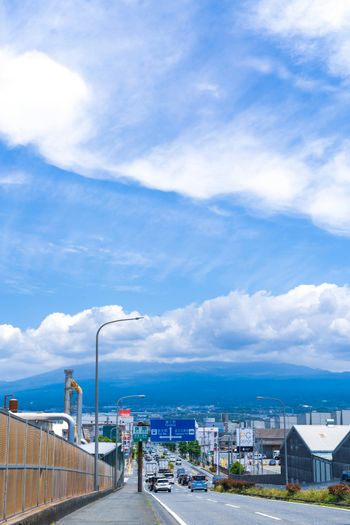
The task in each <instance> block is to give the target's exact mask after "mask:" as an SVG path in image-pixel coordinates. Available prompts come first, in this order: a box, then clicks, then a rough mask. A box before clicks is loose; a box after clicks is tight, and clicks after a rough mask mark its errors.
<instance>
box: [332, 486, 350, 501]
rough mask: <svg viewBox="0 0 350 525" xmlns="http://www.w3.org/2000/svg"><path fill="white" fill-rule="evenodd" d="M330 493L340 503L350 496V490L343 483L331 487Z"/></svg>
mask: <svg viewBox="0 0 350 525" xmlns="http://www.w3.org/2000/svg"><path fill="white" fill-rule="evenodd" d="M328 492H329V494H330V495H331V496H334V497H335V498H336V499H337V500H338V501H340V500H342V499H345V498H347V497H349V496H350V488H349V487H348V486H347V485H343V484H342V483H337V484H336V485H330V486H329V487H328Z"/></svg>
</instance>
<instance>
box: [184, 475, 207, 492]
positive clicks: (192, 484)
mask: <svg viewBox="0 0 350 525" xmlns="http://www.w3.org/2000/svg"><path fill="white" fill-rule="evenodd" d="M188 488H189V489H190V490H191V492H193V491H195V490H204V491H205V492H208V480H207V478H206V476H203V475H194V476H191V478H190V479H189V481H188Z"/></svg>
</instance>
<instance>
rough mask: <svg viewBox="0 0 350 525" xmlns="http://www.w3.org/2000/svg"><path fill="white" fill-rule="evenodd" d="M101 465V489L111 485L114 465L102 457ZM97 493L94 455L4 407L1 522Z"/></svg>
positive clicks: (0, 457)
mask: <svg viewBox="0 0 350 525" xmlns="http://www.w3.org/2000/svg"><path fill="white" fill-rule="evenodd" d="M98 469H99V479H100V490H106V489H109V488H112V487H113V474H114V469H113V467H111V466H110V465H107V464H106V463H104V462H103V461H99V462H98ZM93 491H94V458H93V456H91V455H90V454H88V453H87V452H85V451H83V450H81V449H80V448H79V447H77V446H76V445H73V444H72V443H68V442H67V441H66V440H64V439H62V438H60V437H58V436H55V435H54V434H52V433H51V432H47V431H46V430H43V429H42V428H38V427H37V426H35V425H34V424H32V423H29V422H28V421H24V420H22V419H20V418H18V417H16V416H14V415H13V414H11V413H9V412H6V411H3V410H0V522H2V521H4V520H6V519H8V518H9V517H11V516H14V515H17V514H20V513H23V512H26V511H28V510H30V509H34V508H35V507H39V506H40V505H45V504H49V503H51V502H54V501H60V500H64V499H68V498H71V497H74V496H80V495H83V494H88V493H90V492H93Z"/></svg>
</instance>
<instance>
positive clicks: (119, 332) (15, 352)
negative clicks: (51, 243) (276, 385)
mask: <svg viewBox="0 0 350 525" xmlns="http://www.w3.org/2000/svg"><path fill="white" fill-rule="evenodd" d="M134 315H138V312H130V313H128V314H126V312H124V310H123V309H122V307H120V306H113V305H111V306H105V307H100V308H92V309H89V310H84V311H83V312H80V313H78V314H76V315H67V314H63V313H54V314H51V315H49V316H48V317H46V318H45V319H44V320H43V322H42V323H41V324H40V326H39V327H38V328H30V329H27V330H20V329H19V328H16V327H12V326H10V325H2V326H0V349H1V364H2V371H3V378H7V379H10V378H13V377H21V376H28V375H31V374H34V373H37V370H38V367H40V370H41V371H45V370H49V369H53V368H58V367H64V366H68V365H73V364H76V363H78V362H79V363H86V362H92V361H93V356H94V342H95V334H96V329H97V327H98V326H99V325H100V324H102V323H103V322H106V321H109V320H111V319H118V318H123V317H125V316H134ZM101 337H102V335H101ZM349 344H350V288H349V287H347V286H343V287H338V286H336V285H333V284H322V285H318V286H315V285H302V286H298V287H296V288H294V289H292V290H290V291H289V292H287V293H285V294H281V295H277V296H273V295H271V294H269V293H267V292H264V291H261V292H257V293H255V294H253V295H248V294H246V293H243V292H232V293H230V294H229V295H227V296H224V297H217V298H215V299H211V300H208V301H205V302H204V303H202V304H200V305H194V304H193V305H189V306H187V307H185V308H180V309H177V310H173V311H170V312H167V313H165V314H164V315H162V316H154V317H146V318H145V319H144V320H141V321H133V322H128V323H120V324H119V325H114V326H113V325H111V326H109V327H108V329H105V330H104V331H103V344H101V345H100V352H101V358H102V359H105V360H112V361H113V360H115V359H118V360H119V359H125V360H134V361H157V362H160V361H164V362H175V361H177V362H179V361H183V362H186V361H194V360H199V361H201V360H202V361H211V360H212V361H231V362H243V361H244V362H245V361H252V362H254V361H265V362H272V361H273V362H285V363H293V364H299V365H306V366H311V367H314V368H323V369H327V370H339V371H341V370H349V369H350V357H349V353H348V351H347V348H348V347H349Z"/></svg>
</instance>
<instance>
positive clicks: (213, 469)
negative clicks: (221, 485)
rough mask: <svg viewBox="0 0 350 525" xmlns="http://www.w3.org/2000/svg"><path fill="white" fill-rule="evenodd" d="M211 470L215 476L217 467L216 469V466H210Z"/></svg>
mask: <svg viewBox="0 0 350 525" xmlns="http://www.w3.org/2000/svg"><path fill="white" fill-rule="evenodd" d="M209 470H210V472H213V473H214V474H215V472H216V467H214V465H210V467H209Z"/></svg>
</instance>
